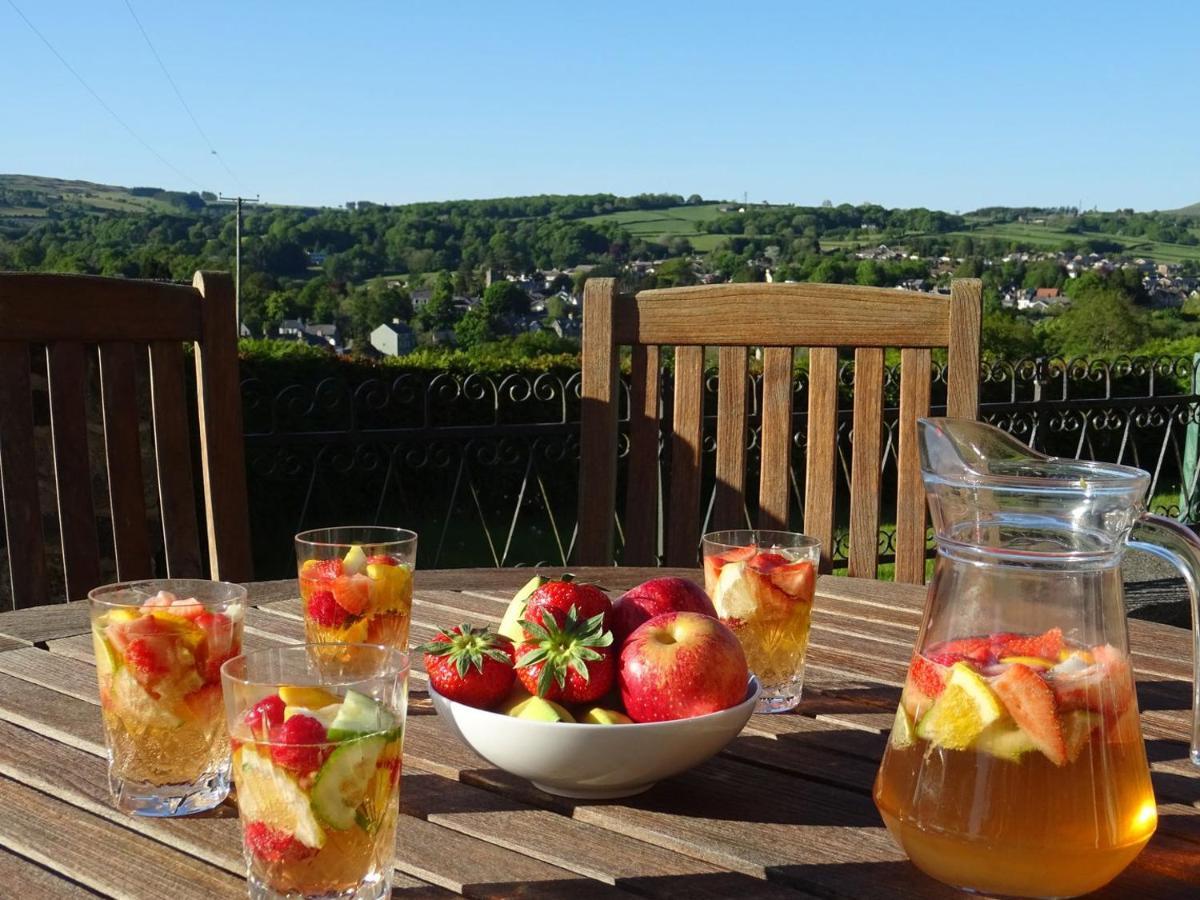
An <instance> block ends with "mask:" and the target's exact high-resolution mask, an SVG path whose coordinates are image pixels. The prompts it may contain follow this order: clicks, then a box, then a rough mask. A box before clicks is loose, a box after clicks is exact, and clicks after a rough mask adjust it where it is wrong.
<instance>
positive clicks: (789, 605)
mask: <svg viewBox="0 0 1200 900" xmlns="http://www.w3.org/2000/svg"><path fill="white" fill-rule="evenodd" d="M703 553H704V588H705V590H706V591H707V592H708V596H709V597H710V598H711V599H712V602H713V606H714V607H715V608H716V610H717V616H718V617H719V618H720V620H721V621H722V622H723V623H724V624H725V625H726V626H728V627H729V628H730V629H731V630H732V631H733V633H734V634H736V635H737V636H738V640H739V641H741V644H742V650H743V651H744V652H745V654H746V662H747V663H748V664H749V666H750V671H751V672H753V673H754V674H755V675H757V676H758V680H759V681H760V682H761V683H762V695H761V696H760V697H759V701H758V706H757V708H756V711H757V712H785V711H787V710H789V709H793V708H795V706H796V705H797V704H798V703H799V702H800V693H801V690H802V689H803V687H804V654H805V651H806V650H807V649H808V629H809V623H810V620H811V617H812V603H813V592H814V589H815V585H816V571H817V563H818V562H819V561H820V558H821V543H820V541H818V540H816V539H815V538H810V537H807V536H805V535H803V534H796V533H794V532H790V531H765V530H749V529H746V530H735V531H716V532H712V533H710V534H706V535H705V536H704V543H703Z"/></svg>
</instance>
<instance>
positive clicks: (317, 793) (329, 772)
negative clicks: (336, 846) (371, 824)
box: [312, 734, 387, 831]
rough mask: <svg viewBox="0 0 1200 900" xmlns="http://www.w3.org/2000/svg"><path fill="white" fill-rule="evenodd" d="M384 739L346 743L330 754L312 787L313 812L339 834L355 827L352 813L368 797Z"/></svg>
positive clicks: (381, 737)
mask: <svg viewBox="0 0 1200 900" xmlns="http://www.w3.org/2000/svg"><path fill="white" fill-rule="evenodd" d="M386 744H387V739H386V738H385V737H384V736H383V735H382V734H373V735H368V736H367V737H362V738H358V739H356V740H353V741H346V742H345V743H343V744H342V745H341V746H340V747H338V748H337V749H336V750H334V751H333V753H331V754H330V755H329V759H327V760H325V764H324V765H322V766H321V768H320V771H318V772H317V780H316V781H315V782H313V787H312V805H313V810H314V811H315V812H316V814H317V816H318V817H320V819H321V821H322V822H325V823H326V824H327V825H329V826H330V827H331V828H336V829H338V830H339V831H342V830H345V829H347V828H350V827H351V826H353V825H354V824H355V821H356V819H355V811H356V810H357V809H358V807H359V805H360V804H361V803H362V802H363V799H364V798H365V797H366V795H367V788H368V787H369V786H370V784H371V778H372V777H373V776H374V775H375V763H376V761H377V760H378V759H379V754H380V753H382V752H383V748H384V746H385V745H386Z"/></svg>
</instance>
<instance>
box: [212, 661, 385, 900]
mask: <svg viewBox="0 0 1200 900" xmlns="http://www.w3.org/2000/svg"><path fill="white" fill-rule="evenodd" d="M324 649H326V648H323V647H322V646H321V645H312V644H309V645H301V646H298V647H288V648H282V649H274V650H264V651H260V652H256V653H250V654H247V655H245V656H242V657H238V658H237V659H236V660H234V661H233V662H231V663H230V664H229V666H227V667H226V669H225V678H224V681H225V703H226V712H227V715H228V720H229V730H230V734H231V735H232V740H233V779H234V783H235V785H236V787H237V800H238V810H239V814H240V820H241V826H242V837H243V848H244V851H245V857H246V866H247V872H248V875H247V877H248V880H249V884H250V896H251V897H256V898H276V897H335V896H336V897H346V898H355V900H366V898H377V897H387V896H390V894H391V877H392V874H391V873H392V867H393V856H394V852H395V843H396V817H397V815H398V813H399V785H400V770H401V743H402V739H403V735H404V718H405V710H406V706H407V683H408V657H407V655H405V654H403V653H401V652H400V651H398V650H395V649H391V648H387V647H381V646H377V645H362V644H356V645H347V646H343V647H341V648H339V653H338V654H337V656H336V658H334V657H331V656H330V655H329V654H327V653H323V652H322V651H323V650H324ZM334 659H336V663H334Z"/></svg>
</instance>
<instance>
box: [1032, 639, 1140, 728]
mask: <svg viewBox="0 0 1200 900" xmlns="http://www.w3.org/2000/svg"><path fill="white" fill-rule="evenodd" d="M1091 656H1092V659H1093V661H1094V662H1093V665H1091V666H1089V667H1088V668H1086V669H1084V670H1083V672H1082V673H1080V674H1078V675H1067V676H1059V677H1058V678H1055V679H1054V680H1053V681H1052V682H1051V686H1052V688H1053V690H1054V697H1055V699H1056V700H1057V701H1058V705H1059V708H1060V709H1062V710H1063V711H1064V712H1066V711H1069V710H1076V709H1079V710H1090V711H1092V712H1097V713H1103V714H1104V716H1105V718H1106V720H1107V721H1108V722H1109V723H1110V724H1111V723H1112V722H1115V721H1116V720H1117V719H1118V718H1119V717H1120V716H1121V714H1122V713H1123V712H1125V710H1126V709H1128V708H1129V704H1130V703H1132V702H1133V674H1132V672H1131V671H1130V668H1129V660H1128V659H1126V658H1125V655H1124V654H1123V653H1121V651H1119V650H1117V649H1116V648H1115V647H1112V646H1110V645H1109V644H1101V645H1099V646H1097V647H1093V648H1092V650H1091ZM1051 674H1053V670H1052V671H1051Z"/></svg>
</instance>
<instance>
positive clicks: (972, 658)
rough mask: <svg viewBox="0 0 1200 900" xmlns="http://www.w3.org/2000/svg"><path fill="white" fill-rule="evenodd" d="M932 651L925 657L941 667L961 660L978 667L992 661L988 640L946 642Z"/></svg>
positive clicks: (962, 639) (967, 639)
mask: <svg viewBox="0 0 1200 900" xmlns="http://www.w3.org/2000/svg"><path fill="white" fill-rule="evenodd" d="M932 649H933V652H931V653H929V654H927V655H928V656H929V658H930V659H932V660H933V661H934V662H936V663H938V664H939V665H943V666H951V665H954V663H956V662H959V661H962V660H967V661H969V662H973V663H975V664H976V665H980V666H985V665H987V664H988V663H991V662H993V661H994V657H993V656H992V645H991V641H990V640H989V639H988V638H960V639H959V640H956V641H946V642H945V643H944V644H940V645H937V646H936V647H934V648H932Z"/></svg>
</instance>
